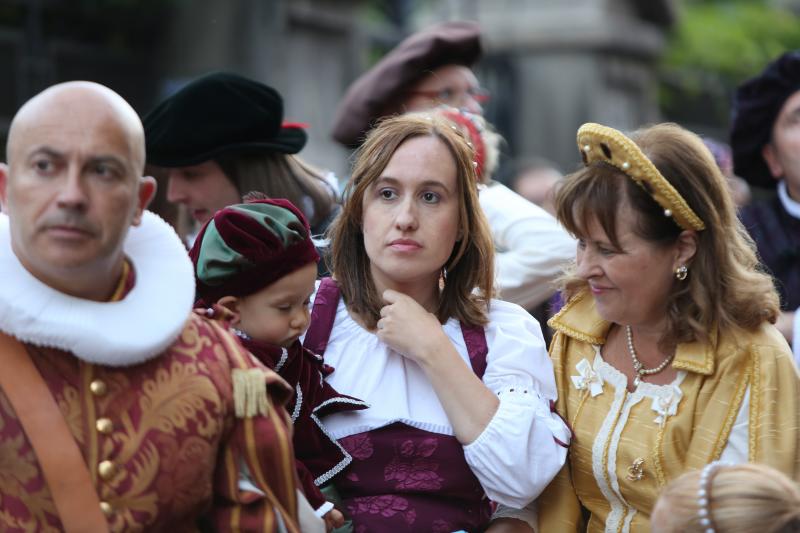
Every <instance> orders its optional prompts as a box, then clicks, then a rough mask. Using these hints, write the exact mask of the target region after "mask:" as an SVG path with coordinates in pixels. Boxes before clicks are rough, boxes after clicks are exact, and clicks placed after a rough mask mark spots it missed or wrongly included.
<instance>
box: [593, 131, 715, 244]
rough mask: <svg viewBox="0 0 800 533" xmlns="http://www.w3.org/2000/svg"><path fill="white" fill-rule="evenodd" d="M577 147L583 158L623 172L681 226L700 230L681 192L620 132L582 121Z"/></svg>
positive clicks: (699, 225)
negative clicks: (601, 162) (603, 162)
mask: <svg viewBox="0 0 800 533" xmlns="http://www.w3.org/2000/svg"><path fill="white" fill-rule="evenodd" d="M578 149H579V150H580V151H581V153H582V154H583V162H584V164H585V165H587V166H588V165H589V164H590V163H592V162H594V161H605V162H606V163H609V164H611V165H613V166H615V167H617V168H618V169H620V170H621V171H622V172H624V173H625V174H626V175H627V176H629V177H630V178H631V179H632V180H633V181H635V182H636V183H637V184H638V185H639V186H640V187H642V188H643V189H644V190H645V191H647V193H648V194H649V195H650V196H652V197H653V200H655V201H656V202H658V205H660V206H661V207H663V208H664V215H666V216H668V217H672V218H673V220H675V222H676V223H677V224H678V226H680V227H682V228H683V229H693V230H697V231H700V230H703V229H705V227H706V226H705V224H703V221H702V220H700V217H698V216H697V215H696V214H695V212H694V211H692V208H691V207H689V204H687V203H686V200H684V199H683V196H681V195H680V193H679V192H678V191H677V190H676V189H675V187H673V186H672V184H671V183H670V182H668V181H667V179H666V178H665V177H664V176H663V175H661V172H659V171H658V169H657V168H656V166H655V165H654V164H653V162H652V161H650V159H648V158H647V156H646V155H644V152H642V150H641V149H640V148H639V147H638V146H637V145H636V143H634V142H633V141H632V140H630V139H629V138H628V137H626V136H625V135H623V134H622V133H621V132H619V131H617V130H615V129H614V128H609V127H607V126H602V125H600V124H594V123H591V122H589V123H586V124H584V125H583V126H581V127H580V128H579V129H578Z"/></svg>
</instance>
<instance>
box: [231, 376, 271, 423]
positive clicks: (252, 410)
mask: <svg viewBox="0 0 800 533" xmlns="http://www.w3.org/2000/svg"><path fill="white" fill-rule="evenodd" d="M233 405H234V409H235V411H236V417H237V418H251V417H253V416H255V415H257V414H259V415H262V416H266V415H267V412H268V411H269V403H268V401H267V382H266V381H265V379H264V372H263V371H262V370H261V369H259V368H251V369H249V370H244V369H241V368H235V369H234V370H233Z"/></svg>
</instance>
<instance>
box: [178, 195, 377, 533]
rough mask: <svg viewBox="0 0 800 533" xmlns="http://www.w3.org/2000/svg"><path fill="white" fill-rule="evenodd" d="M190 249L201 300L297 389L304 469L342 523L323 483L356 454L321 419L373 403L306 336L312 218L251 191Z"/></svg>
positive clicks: (333, 522) (310, 494)
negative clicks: (336, 376) (355, 392)
mask: <svg viewBox="0 0 800 533" xmlns="http://www.w3.org/2000/svg"><path fill="white" fill-rule="evenodd" d="M189 255H190V256H191V258H192V261H193V263H194V266H195V280H196V285H197V299H198V301H197V305H198V306H202V307H205V308H208V310H207V314H208V315H209V316H213V317H215V318H219V319H220V320H224V321H227V322H228V323H229V324H230V325H231V326H232V328H233V329H234V331H235V332H236V333H237V335H238V336H239V337H240V338H241V341H242V343H243V344H244V346H245V347H246V348H247V349H248V350H250V351H251V352H252V353H253V354H254V355H255V356H256V357H257V358H258V359H260V360H261V361H262V362H263V363H264V364H266V365H267V366H269V367H270V368H272V369H273V370H275V371H276V372H277V373H279V374H280V375H281V377H283V378H284V379H285V380H286V381H288V382H289V384H290V385H291V386H292V387H294V390H295V392H294V396H293V398H290V399H289V402H288V403H287V408H288V409H289V412H290V414H291V417H292V421H293V422H294V448H295V455H296V457H297V465H296V466H297V473H298V475H299V478H300V481H301V483H302V485H303V489H304V491H305V494H306V497H307V498H308V500H309V502H310V503H311V505H312V506H313V507H314V509H315V510H316V514H317V515H318V516H320V517H322V518H323V519H324V520H325V523H326V526H327V529H328V530H330V529H331V527H333V526H335V527H339V526H341V525H342V523H343V516H342V514H341V513H340V512H339V511H338V510H336V509H334V508H333V504H332V503H331V502H329V501H327V500H326V498H325V496H324V495H323V494H322V492H321V491H320V489H319V487H320V486H321V485H323V484H325V483H326V482H328V481H329V480H330V479H331V478H332V477H333V476H335V475H336V474H338V473H339V472H341V471H342V470H343V469H344V468H345V467H346V466H347V465H348V464H349V463H350V461H351V460H352V459H351V457H350V455H349V454H348V453H347V452H346V451H345V450H344V449H343V448H342V447H341V446H340V445H339V444H338V442H336V440H334V439H333V438H332V437H330V436H329V434H328V433H327V432H326V430H325V428H324V426H323V424H322V422H321V421H320V417H322V416H325V415H328V414H332V413H337V412H342V411H349V410H359V409H364V408H366V407H367V404H365V403H364V402H362V401H360V400H358V399H356V398H352V397H349V396H345V395H342V394H339V393H338V392H336V390H334V389H333V387H331V386H330V385H329V384H328V383H327V382H326V381H325V380H324V376H326V375H327V374H330V373H331V372H333V369H332V368H331V367H329V366H327V365H325V364H324V363H323V361H322V358H321V357H320V356H318V355H316V354H313V353H311V352H310V351H309V350H306V349H305V348H303V346H302V344H301V343H300V341H299V340H298V339H299V337H300V335H302V334H303V333H304V332H305V330H306V328H307V327H308V324H309V299H310V297H311V294H312V293H313V291H314V283H315V280H316V274H317V262H318V261H319V256H318V255H317V252H316V250H315V249H314V245H313V243H312V241H311V237H310V232H309V227H308V223H307V222H306V219H305V218H304V217H303V215H302V213H301V212H300V211H299V210H298V209H297V208H296V207H295V206H294V205H293V204H292V203H291V202H289V201H288V200H278V199H262V198H261V197H260V196H258V195H257V194H250V195H248V196H246V197H245V203H243V204H236V205H232V206H229V207H226V208H224V209H222V210H220V211H217V213H216V214H215V215H214V217H213V218H212V219H211V220H209V221H208V222H207V223H206V225H205V226H204V227H203V228H202V229H201V230H200V233H199V234H198V236H197V239H196V240H195V243H194V246H193V247H192V249H191V251H190V252H189Z"/></svg>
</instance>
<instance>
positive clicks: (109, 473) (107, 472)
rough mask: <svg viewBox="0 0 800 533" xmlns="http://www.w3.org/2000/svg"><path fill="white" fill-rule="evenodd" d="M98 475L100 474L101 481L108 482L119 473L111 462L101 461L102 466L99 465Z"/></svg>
mask: <svg viewBox="0 0 800 533" xmlns="http://www.w3.org/2000/svg"><path fill="white" fill-rule="evenodd" d="M97 473H98V474H100V479H102V480H103V481H108V480H109V479H111V478H112V477H114V474H116V473H117V465H115V464H114V463H112V462H111V461H101V462H100V464H99V465H97Z"/></svg>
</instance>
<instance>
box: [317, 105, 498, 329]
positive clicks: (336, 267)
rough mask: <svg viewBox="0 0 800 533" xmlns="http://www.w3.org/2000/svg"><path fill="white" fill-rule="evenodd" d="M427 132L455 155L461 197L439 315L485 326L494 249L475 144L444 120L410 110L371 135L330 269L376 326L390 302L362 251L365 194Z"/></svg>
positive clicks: (348, 195) (338, 225)
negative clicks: (406, 145)
mask: <svg viewBox="0 0 800 533" xmlns="http://www.w3.org/2000/svg"><path fill="white" fill-rule="evenodd" d="M426 136H428V137H434V138H437V139H439V140H440V141H442V143H443V144H444V145H445V146H446V147H447V149H448V150H449V151H450V154H451V155H452V156H453V160H454V161H455V164H456V182H457V185H458V197H459V229H460V235H461V240H460V241H457V242H456V245H455V246H454V247H453V251H452V253H451V254H450V258H449V259H448V260H447V262H446V263H445V265H443V268H445V269H446V274H447V279H446V282H445V283H444V288H443V289H442V290H441V291H440V293H439V304H438V308H437V310H436V316H437V317H438V319H439V321H440V322H442V323H444V322H445V321H446V320H448V319H449V318H456V319H458V320H460V321H462V322H464V323H465V324H469V325H483V324H485V323H486V322H487V320H488V318H487V312H488V304H489V300H490V299H491V297H492V295H493V294H494V289H493V283H494V247H493V244H492V237H491V233H490V232H489V225H488V223H487V221H486V217H485V216H484V215H483V211H482V210H481V207H480V205H479V204H478V192H477V187H476V181H475V169H474V167H473V165H472V149H471V148H470V147H469V146H468V145H467V142H466V140H465V139H464V137H463V136H462V135H461V134H460V133H459V132H458V131H456V130H454V129H452V128H451V127H450V122H449V121H447V120H446V119H444V118H443V117H439V116H436V115H433V114H410V115H401V116H397V117H392V118H388V119H386V120H384V121H383V122H381V123H380V124H379V125H378V126H377V127H376V128H375V129H374V130H372V131H371V132H370V133H369V135H368V136H367V139H366V141H365V142H364V144H363V145H362V146H361V148H360V149H359V150H358V152H356V159H355V164H354V167H353V174H352V176H351V177H350V181H349V182H348V183H347V187H346V189H345V194H344V196H345V200H344V205H343V206H342V211H341V212H340V213H339V215H338V216H337V218H336V220H334V222H333V224H332V225H331V227H330V229H329V235H330V237H331V261H332V267H333V268H332V270H333V273H334V276H335V277H336V279H337V281H338V282H339V285H340V286H341V289H342V297H343V298H344V301H345V302H347V305H348V307H349V308H350V309H351V310H352V311H354V312H355V313H356V314H358V315H359V317H360V318H361V319H362V320H363V321H364V324H365V325H366V326H367V327H369V328H374V327H375V325H376V324H377V321H378V319H379V318H380V310H381V307H383V305H384V304H383V300H382V298H381V297H380V295H379V294H378V293H377V290H376V288H375V284H374V282H373V280H372V275H371V272H370V260H369V257H368V256H367V252H366V249H365V248H364V235H363V233H362V231H361V222H362V217H363V198H364V194H365V192H366V191H367V189H368V188H369V187H370V186H371V185H372V184H373V183H374V182H375V181H376V180H377V179H378V178H380V176H381V174H382V173H383V170H384V169H385V168H386V165H387V164H388V163H389V160H390V159H391V158H392V156H393V155H394V153H395V151H396V150H397V149H398V147H399V146H400V145H401V144H403V143H404V142H405V141H407V140H409V139H411V138H414V137H426Z"/></svg>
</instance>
